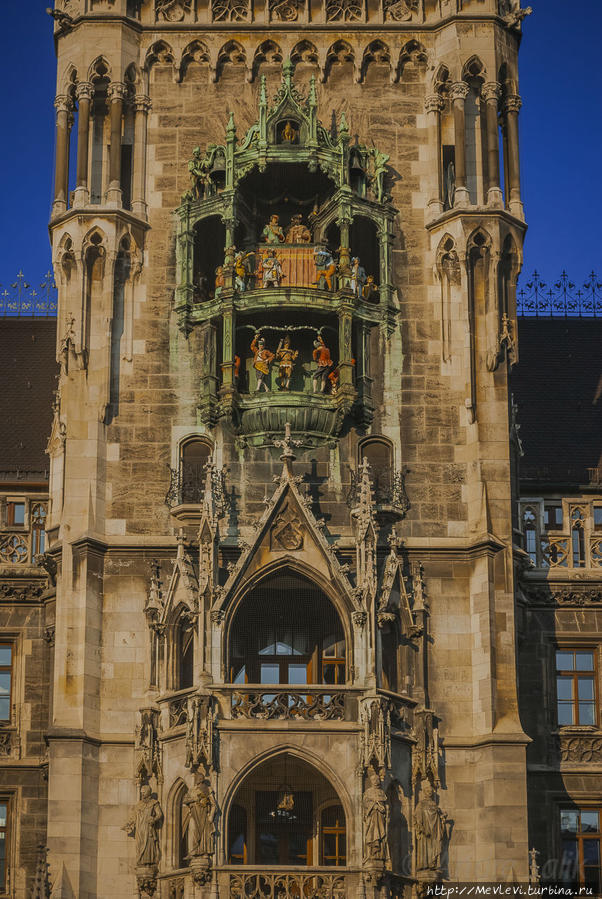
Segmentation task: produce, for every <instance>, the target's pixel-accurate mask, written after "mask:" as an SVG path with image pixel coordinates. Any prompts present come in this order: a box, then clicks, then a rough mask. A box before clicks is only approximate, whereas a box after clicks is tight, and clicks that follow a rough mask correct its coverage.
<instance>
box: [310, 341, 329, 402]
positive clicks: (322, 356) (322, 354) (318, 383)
mask: <svg viewBox="0 0 602 899" xmlns="http://www.w3.org/2000/svg"><path fill="white" fill-rule="evenodd" d="M313 357H314V362H317V363H318V367H317V369H316V370H315V372H314V376H313V391H314V393H317V392H318V387H319V388H320V390H321V392H322V393H326V388H327V386H328V374H329V372H330V369H331V368H332V365H333V362H332V358H331V356H330V350H329V349H328V347H327V346H326V344H325V343H324V338H323V337H322V335H321V334H318V337H317V340H314V351H313Z"/></svg>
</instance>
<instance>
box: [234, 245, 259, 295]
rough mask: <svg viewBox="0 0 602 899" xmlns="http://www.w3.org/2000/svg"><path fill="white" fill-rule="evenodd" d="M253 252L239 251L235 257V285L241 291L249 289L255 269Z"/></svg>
mask: <svg viewBox="0 0 602 899" xmlns="http://www.w3.org/2000/svg"><path fill="white" fill-rule="evenodd" d="M253 256H254V254H253V253H237V254H236V256H235V257H234V286H235V287H236V289H237V290H238V291H239V292H240V293H244V292H245V290H248V289H249V284H250V282H251V277H252V275H253V269H252V264H251V260H252V259H253Z"/></svg>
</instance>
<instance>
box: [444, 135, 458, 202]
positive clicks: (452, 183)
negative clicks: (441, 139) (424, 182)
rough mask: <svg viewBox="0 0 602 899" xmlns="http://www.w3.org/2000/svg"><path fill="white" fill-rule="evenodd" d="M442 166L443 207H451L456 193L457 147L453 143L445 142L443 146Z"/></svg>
mask: <svg viewBox="0 0 602 899" xmlns="http://www.w3.org/2000/svg"><path fill="white" fill-rule="evenodd" d="M441 166H442V177H441V183H442V185H443V197H442V200H443V208H444V209H451V208H452V207H453V205H454V198H455V195H456V148H455V147H454V146H453V144H444V145H443V147H442V148H441Z"/></svg>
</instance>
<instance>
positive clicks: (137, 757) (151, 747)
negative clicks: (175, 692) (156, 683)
mask: <svg viewBox="0 0 602 899" xmlns="http://www.w3.org/2000/svg"><path fill="white" fill-rule="evenodd" d="M159 714H160V713H159V709H156V708H146V709H140V711H139V712H138V723H137V724H136V729H135V734H134V764H135V777H136V780H137V782H138V783H140V784H142V783H146V782H147V781H148V780H149V779H150V778H151V777H156V778H157V781H158V782H159V783H161V782H162V780H163V771H162V766H161V744H160V742H159V729H160V724H159Z"/></svg>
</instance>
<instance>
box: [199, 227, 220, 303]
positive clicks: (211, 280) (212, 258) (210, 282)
mask: <svg viewBox="0 0 602 899" xmlns="http://www.w3.org/2000/svg"><path fill="white" fill-rule="evenodd" d="M225 245H226V228H225V226H224V224H223V222H222V221H221V219H220V218H219V217H218V216H217V215H212V216H210V217H209V218H206V219H201V221H200V222H198V224H197V225H196V228H195V241H194V299H195V302H197V303H202V302H205V301H206V300H208V299H210V297H213V296H214V295H215V291H216V289H218V288H219V286H220V276H221V270H222V269H223V265H224V248H225Z"/></svg>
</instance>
